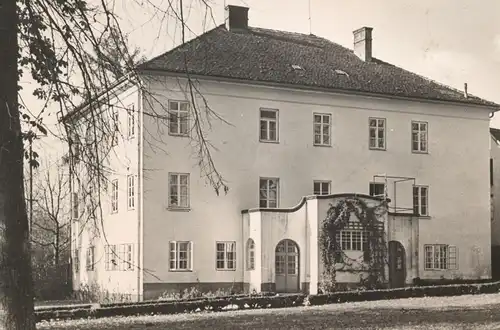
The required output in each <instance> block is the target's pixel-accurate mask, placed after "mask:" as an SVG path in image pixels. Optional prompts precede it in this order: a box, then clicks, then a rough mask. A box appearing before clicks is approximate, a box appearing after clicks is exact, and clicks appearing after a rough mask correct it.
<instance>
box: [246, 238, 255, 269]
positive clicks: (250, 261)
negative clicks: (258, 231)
mask: <svg viewBox="0 0 500 330" xmlns="http://www.w3.org/2000/svg"><path fill="white" fill-rule="evenodd" d="M254 269H255V242H254V241H253V239H251V238H249V239H248V241H247V270H254Z"/></svg>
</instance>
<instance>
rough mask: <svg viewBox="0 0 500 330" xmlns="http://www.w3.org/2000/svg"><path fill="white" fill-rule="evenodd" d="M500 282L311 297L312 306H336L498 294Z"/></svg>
mask: <svg viewBox="0 0 500 330" xmlns="http://www.w3.org/2000/svg"><path fill="white" fill-rule="evenodd" d="M499 290H500V282H494V283H479V284H461V285H460V284H455V285H442V286H417V287H408V288H399V289H385V290H366V291H347V292H334V293H330V294H318V295H311V296H309V304H310V305H324V304H335V303H343V302H357V301H374V300H384V299H401V298H416V297H427V296H433V297H441V296H458V295H464V294H480V293H497V292H499Z"/></svg>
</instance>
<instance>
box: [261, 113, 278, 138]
mask: <svg viewBox="0 0 500 330" xmlns="http://www.w3.org/2000/svg"><path fill="white" fill-rule="evenodd" d="M260 141H263V142H278V110H276V109H260Z"/></svg>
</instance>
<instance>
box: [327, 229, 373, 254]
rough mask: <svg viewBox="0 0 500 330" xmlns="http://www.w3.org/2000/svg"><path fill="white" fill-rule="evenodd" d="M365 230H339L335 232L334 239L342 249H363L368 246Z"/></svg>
mask: <svg viewBox="0 0 500 330" xmlns="http://www.w3.org/2000/svg"><path fill="white" fill-rule="evenodd" d="M368 235H369V233H368V232H367V231H361V230H341V231H339V232H337V233H336V234H335V240H336V241H337V242H338V243H339V244H340V248H341V249H342V250H343V251H364V250H365V249H366V248H367V247H368Z"/></svg>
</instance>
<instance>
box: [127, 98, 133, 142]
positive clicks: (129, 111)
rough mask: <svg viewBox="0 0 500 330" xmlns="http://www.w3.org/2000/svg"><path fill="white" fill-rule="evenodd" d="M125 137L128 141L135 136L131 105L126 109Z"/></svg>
mask: <svg viewBox="0 0 500 330" xmlns="http://www.w3.org/2000/svg"><path fill="white" fill-rule="evenodd" d="M127 136H128V138H129V139H131V138H133V137H134V136H135V113H134V105H133V104H131V105H130V106H129V107H128V109H127Z"/></svg>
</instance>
